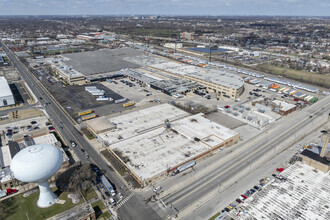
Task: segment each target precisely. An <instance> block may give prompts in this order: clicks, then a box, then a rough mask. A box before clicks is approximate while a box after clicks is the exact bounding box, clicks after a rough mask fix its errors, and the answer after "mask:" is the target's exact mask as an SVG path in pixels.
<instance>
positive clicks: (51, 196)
mask: <svg viewBox="0 0 330 220" xmlns="http://www.w3.org/2000/svg"><path fill="white" fill-rule="evenodd" d="M62 163H63V158H62V153H61V151H60V150H59V149H58V148H56V147H54V146H53V145H49V144H40V145H32V146H29V147H27V148H24V149H23V150H21V151H20V152H18V153H17V154H16V155H15V156H14V158H13V159H12V161H11V164H10V169H11V171H12V172H13V173H14V176H15V178H16V179H18V180H20V181H22V182H34V183H38V185H39V189H40V195H39V199H38V202H37V205H38V207H40V208H46V207H49V206H51V205H53V204H54V203H55V201H56V199H57V196H56V195H55V193H53V191H52V190H51V189H50V187H49V183H48V179H49V178H50V177H51V176H53V175H54V174H55V173H56V172H57V171H58V169H60V167H61V165H62Z"/></svg>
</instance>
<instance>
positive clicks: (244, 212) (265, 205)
mask: <svg viewBox="0 0 330 220" xmlns="http://www.w3.org/2000/svg"><path fill="white" fill-rule="evenodd" d="M329 174H330V173H329V171H328V172H327V173H324V172H320V171H318V170H315V168H314V167H312V166H309V165H306V164H304V163H301V162H296V163H295V164H294V165H292V166H290V167H288V168H287V169H285V170H284V171H283V172H282V173H281V174H280V175H279V176H278V177H277V178H275V180H273V181H271V182H270V183H268V184H266V185H265V186H264V187H263V189H262V190H261V191H260V192H258V193H256V194H254V195H253V196H250V197H249V198H248V199H246V200H245V201H244V203H242V206H240V207H239V208H238V209H236V210H232V212H231V213H230V215H231V217H232V218H233V219H242V220H243V219H329V213H330V208H329V207H330V204H329V198H330V190H329V182H330V175H329Z"/></svg>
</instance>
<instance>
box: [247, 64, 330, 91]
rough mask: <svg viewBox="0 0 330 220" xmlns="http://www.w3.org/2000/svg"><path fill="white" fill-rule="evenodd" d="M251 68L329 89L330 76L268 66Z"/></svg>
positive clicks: (260, 65) (261, 65)
mask: <svg viewBox="0 0 330 220" xmlns="http://www.w3.org/2000/svg"><path fill="white" fill-rule="evenodd" d="M252 68H255V69H256V70H259V71H263V72H266V73H271V74H274V75H280V76H285V77H287V78H289V79H294V80H297V81H300V82H306V83H310V84H313V85H317V86H322V87H325V88H330V76H327V75H321V74H316V73H310V72H306V71H299V70H293V69H288V68H284V67H278V66H273V65H269V64H259V65H257V66H255V67H252Z"/></svg>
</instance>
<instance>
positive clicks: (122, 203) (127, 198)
mask: <svg viewBox="0 0 330 220" xmlns="http://www.w3.org/2000/svg"><path fill="white" fill-rule="evenodd" d="M133 195H134V193H131V194H129V196H127V197H126V198H125V199H123V200H122V201H120V203H118V205H117V209H119V208H120V207H121V206H122V205H124V204H125V203H126V202H127V201H128V200H129V199H130V198H132V196H133Z"/></svg>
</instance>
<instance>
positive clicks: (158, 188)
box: [154, 186, 162, 193]
mask: <svg viewBox="0 0 330 220" xmlns="http://www.w3.org/2000/svg"><path fill="white" fill-rule="evenodd" d="M160 190H162V187H161V186H157V187H156V188H154V192H155V193H157V192H159V191H160Z"/></svg>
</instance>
